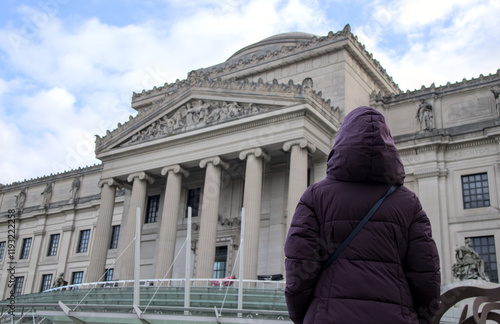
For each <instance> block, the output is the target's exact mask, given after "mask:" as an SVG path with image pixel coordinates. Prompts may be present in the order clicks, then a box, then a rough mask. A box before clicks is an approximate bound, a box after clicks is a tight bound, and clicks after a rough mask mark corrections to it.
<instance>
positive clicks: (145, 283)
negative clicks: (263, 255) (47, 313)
mask: <svg viewBox="0 0 500 324" xmlns="http://www.w3.org/2000/svg"><path fill="white" fill-rule="evenodd" d="M185 282H186V280H185V279H184V278H182V279H141V280H140V286H141V287H184V286H185ZM190 282H191V285H190V286H191V287H219V288H220V289H224V288H225V287H234V288H239V285H240V283H242V287H243V288H256V289H283V290H284V289H285V281H284V280H280V281H273V280H240V279H227V278H220V279H191V280H190ZM133 285H134V280H115V281H98V282H89V283H81V284H73V285H66V286H61V287H54V288H51V289H47V290H45V291H44V292H49V291H58V290H73V289H93V288H117V287H132V286H133Z"/></svg>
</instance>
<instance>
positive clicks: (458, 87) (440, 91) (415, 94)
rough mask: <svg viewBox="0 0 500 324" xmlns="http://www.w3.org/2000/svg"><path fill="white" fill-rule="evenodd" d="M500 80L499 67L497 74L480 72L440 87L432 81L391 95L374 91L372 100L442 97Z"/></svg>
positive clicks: (390, 100)
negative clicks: (415, 88)
mask: <svg viewBox="0 0 500 324" xmlns="http://www.w3.org/2000/svg"><path fill="white" fill-rule="evenodd" d="M499 81H500V69H498V70H497V71H496V73H495V74H491V73H490V74H489V75H487V76H484V75H482V74H480V75H479V77H478V78H471V79H470V80H467V79H465V78H464V79H463V80H462V81H457V82H455V83H453V84H452V83H450V82H448V83H447V84H446V85H444V86H440V87H436V85H435V84H434V83H432V84H431V85H430V86H429V87H426V86H424V85H422V87H421V88H420V89H418V90H414V91H410V90H407V91H406V92H400V93H397V94H395V93H391V94H390V95H389V96H384V95H383V93H382V92H378V93H377V92H375V91H373V92H372V93H371V94H370V102H375V103H377V102H382V103H384V104H390V103H394V102H398V101H405V100H412V101H415V100H421V99H424V98H425V99H427V98H431V97H440V96H443V95H446V94H447V93H450V92H454V91H462V90H463V89H465V88H473V87H481V86H492V85H493V84H494V83H498V82H499Z"/></svg>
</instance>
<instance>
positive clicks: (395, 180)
mask: <svg viewBox="0 0 500 324" xmlns="http://www.w3.org/2000/svg"><path fill="white" fill-rule="evenodd" d="M405 176H406V174H405V171H404V167H403V163H402V162H401V159H400V157H399V153H398V150H397V148H396V145H395V144H394V139H393V138H392V136H391V132H390V130H389V127H388V126H387V124H386V122H385V118H384V115H382V114H381V113H380V112H378V111H377V110H375V109H374V108H371V107H358V108H356V109H354V110H353V111H351V112H350V113H349V114H347V116H345V118H344V121H343V122H342V125H341V126H340V129H339V131H338V133H337V137H336V139H335V144H334V145H333V148H332V150H331V151H330V154H329V155H328V163H327V177H328V178H332V179H337V180H341V181H350V182H376V183H384V184H391V185H392V184H403V181H404V178H405Z"/></svg>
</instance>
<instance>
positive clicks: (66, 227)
mask: <svg viewBox="0 0 500 324" xmlns="http://www.w3.org/2000/svg"><path fill="white" fill-rule="evenodd" d="M62 230H63V232H73V231H74V230H75V227H74V226H73V225H64V226H63V227H62Z"/></svg>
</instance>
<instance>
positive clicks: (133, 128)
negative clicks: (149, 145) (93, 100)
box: [96, 75, 340, 153]
mask: <svg viewBox="0 0 500 324" xmlns="http://www.w3.org/2000/svg"><path fill="white" fill-rule="evenodd" d="M191 79H192V80H189V82H186V84H185V85H184V86H183V87H182V91H180V90H179V91H175V92H172V93H168V94H164V95H162V96H161V98H160V99H158V100H156V101H155V102H154V103H153V104H151V105H150V106H149V107H148V108H143V109H141V110H140V111H139V114H137V115H136V116H135V117H132V116H131V117H130V118H129V121H128V122H126V123H125V124H123V125H122V124H121V123H119V124H118V128H116V129H115V130H113V131H107V132H106V135H105V136H104V137H102V138H101V137H100V136H96V153H99V152H103V151H105V150H106V149H107V148H112V147H114V146H117V145H119V144H120V143H121V142H120V141H125V140H127V141H128V140H130V139H132V138H133V136H135V137H137V138H139V137H141V131H145V130H144V128H146V127H151V126H153V123H154V122H158V123H160V118H164V117H165V115H166V114H167V113H165V114H164V115H162V114H163V113H164V112H166V111H167V110H169V109H170V108H173V107H175V106H176V105H178V104H179V102H178V101H179V100H178V99H179V98H180V97H186V96H187V94H196V93H197V92H199V91H203V90H204V89H205V90H210V91H211V92H213V94H214V95H220V92H221V89H222V90H226V91H225V94H226V95H228V94H231V92H234V97H235V98H236V97H241V95H242V93H244V92H246V93H249V94H255V95H262V94H270V95H272V96H273V97H276V98H275V100H277V99H284V100H291V101H295V102H296V103H300V102H303V103H306V102H307V103H309V104H310V106H311V108H312V109H315V110H317V111H318V112H319V113H320V114H321V115H323V116H324V118H326V119H327V120H330V121H331V122H335V121H337V122H338V121H339V120H340V109H339V108H338V107H336V108H334V107H333V106H332V105H331V100H330V99H328V100H324V99H323V98H322V92H321V91H320V92H316V91H315V90H313V81H312V79H310V78H306V79H304V80H303V82H302V84H298V85H296V84H294V82H293V81H292V80H290V81H289V82H288V84H280V83H278V81H277V80H276V79H274V80H273V82H272V83H264V82H263V81H262V79H259V81H258V82H250V81H249V80H245V81H236V80H235V79H230V80H221V79H220V78H218V79H217V80H210V79H208V78H207V77H202V76H197V75H193V76H192V77H191ZM196 101H197V100H196V99H195V100H192V102H196ZM214 102H215V101H214ZM220 102H224V101H220ZM227 102H231V100H230V99H227ZM240 104H243V103H240ZM245 105H246V106H249V104H248V103H247V104H245ZM253 107H255V105H254V106H253ZM253 107H251V108H252V114H253V113H254V112H253ZM282 108H284V107H278V108H276V109H282ZM178 109H182V107H179V108H178ZM245 109H246V110H247V111H248V110H249V109H248V107H245ZM172 117H173V116H169V117H168V118H172ZM184 117H185V116H182V118H184ZM168 118H167V119H168ZM148 120H149V125H145V123H146V121H148ZM177 120H179V118H177V119H176V121H177ZM167 122H172V121H167V120H165V123H166V124H167ZM154 126H155V127H158V125H154ZM165 128H166V129H168V127H167V126H166V125H165ZM177 129H182V126H179V127H178V128H177ZM151 132H152V133H155V134H157V133H158V130H157V129H156V130H153V129H151ZM165 133H166V134H169V131H165ZM144 135H148V134H144ZM149 135H151V134H149ZM145 137H146V138H151V137H153V138H154V137H156V135H155V136H145ZM137 138H135V139H137Z"/></svg>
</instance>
